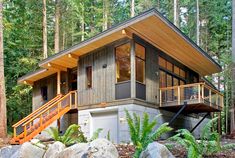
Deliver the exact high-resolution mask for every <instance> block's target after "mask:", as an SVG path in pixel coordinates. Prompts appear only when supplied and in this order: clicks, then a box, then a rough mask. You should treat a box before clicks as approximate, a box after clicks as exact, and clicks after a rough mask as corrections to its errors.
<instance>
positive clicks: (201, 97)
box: [160, 83, 223, 113]
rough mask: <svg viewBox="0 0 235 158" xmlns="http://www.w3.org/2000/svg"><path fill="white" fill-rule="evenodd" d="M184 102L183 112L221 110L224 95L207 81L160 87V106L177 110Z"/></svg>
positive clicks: (169, 109) (173, 110)
mask: <svg viewBox="0 0 235 158" xmlns="http://www.w3.org/2000/svg"><path fill="white" fill-rule="evenodd" d="M184 103H186V104H187V105H186V107H185V108H184V110H183V113H203V112H220V111H221V110H222V108H223V95H222V94H221V93H220V92H219V91H217V90H215V89H213V88H211V87H210V86H208V85H206V84H205V83H194V84H187V85H180V86H174V87H165V88H160V108H162V109H165V110H168V111H172V112H177V111H179V110H180V108H181V107H182V106H183V105H184Z"/></svg>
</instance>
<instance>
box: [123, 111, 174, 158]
mask: <svg viewBox="0 0 235 158" xmlns="http://www.w3.org/2000/svg"><path fill="white" fill-rule="evenodd" d="M125 112H126V118H127V123H128V126H129V130H130V135H131V140H132V142H133V144H134V145H135V147H136V150H135V153H134V157H135V158H138V157H139V155H140V154H141V152H142V151H143V150H145V149H146V148H147V146H148V144H149V143H152V142H153V141H155V140H156V139H158V138H160V137H161V135H162V134H165V133H167V132H169V131H171V130H172V128H171V127H169V126H168V123H164V124H162V125H161V126H160V127H159V128H158V129H157V130H154V128H155V127H156V125H157V119H156V118H155V119H154V120H153V121H152V122H150V121H149V115H148V114H147V113H144V116H143V119H142V122H141V121H140V117H139V116H137V114H136V113H133V117H132V116H131V115H130V114H129V112H128V111H127V110H125ZM158 116H159V115H158Z"/></svg>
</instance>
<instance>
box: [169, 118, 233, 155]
mask: <svg viewBox="0 0 235 158" xmlns="http://www.w3.org/2000/svg"><path fill="white" fill-rule="evenodd" d="M216 120H217V118H214V119H211V120H210V121H209V122H208V123H207V124H206V125H205V126H204V127H203V129H202V131H201V136H200V140H196V138H195V137H194V136H193V135H192V133H190V132H189V131H188V130H187V129H180V130H178V131H177V134H176V135H175V136H173V137H171V138H170V140H173V141H177V142H178V143H179V144H181V145H182V146H184V147H185V148H186V149H187V157H188V158H195V157H197V158H200V157H203V155H209V154H212V153H217V152H219V151H221V150H226V149H229V148H233V147H235V146H234V144H227V145H221V143H220V135H219V133H218V132H216V131H211V127H212V124H213V122H215V121H216Z"/></svg>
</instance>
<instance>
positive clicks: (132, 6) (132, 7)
mask: <svg viewBox="0 0 235 158" xmlns="http://www.w3.org/2000/svg"><path fill="white" fill-rule="evenodd" d="M130 6H131V7H130V9H131V17H134V16H135V0H131V4H130Z"/></svg>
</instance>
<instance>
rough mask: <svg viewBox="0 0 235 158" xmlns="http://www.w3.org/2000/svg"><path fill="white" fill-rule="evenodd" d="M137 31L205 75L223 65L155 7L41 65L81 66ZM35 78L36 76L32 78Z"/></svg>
mask: <svg viewBox="0 0 235 158" xmlns="http://www.w3.org/2000/svg"><path fill="white" fill-rule="evenodd" d="M133 34H136V35H137V36H139V37H141V38H143V39H144V40H146V41H147V42H149V43H151V44H152V45H154V46H155V47H157V48H158V49H160V50H162V51H164V52H165V53H166V54H168V55H169V56H171V57H173V58H175V59H176V60H178V61H179V62H181V63H183V64H184V65H186V66H187V67H189V68H191V69H192V70H194V71H195V72H197V73H198V74H200V75H201V76H205V75H211V74H213V73H218V72H220V71H221V67H220V65H219V64H218V63H217V62H216V61H214V60H213V59H212V58H211V57H210V56H209V55H208V54H207V53H206V52H204V51H203V50H202V49H201V48H200V47H199V46H197V45H196V44H195V43H194V42H193V41H192V40H191V39H189V38H188V37H187V36H186V35H184V34H183V33H182V32H181V31H180V30H179V29H178V28H177V27H176V26H175V25H174V24H172V23H171V22H170V21H169V20H167V19H166V18H165V17H164V16H162V15H161V14H160V13H159V12H158V11H156V10H155V9H151V10H148V11H146V12H144V13H142V14H140V15H138V16H135V17H133V18H131V19H129V20H127V21H125V22H123V23H121V24H118V25H116V26H113V27H111V28H110V29H108V30H106V31H104V32H101V33H100V34H97V35H96V36H94V37H92V38H90V39H88V40H85V41H83V42H81V43H79V44H77V45H74V46H72V47H71V48H69V49H66V50H63V51H61V52H59V53H57V54H54V55H52V56H51V57H49V58H47V59H44V60H42V61H41V62H40V63H39V66H40V67H42V68H45V69H47V71H51V69H52V67H51V65H56V68H57V69H60V68H62V70H64V69H67V68H74V67H76V66H77V62H78V58H79V57H80V56H82V55H84V54H87V53H90V52H92V51H94V50H96V49H98V48H101V47H103V46H105V45H107V44H110V43H112V42H114V41H117V40H119V39H122V38H130V39H131V38H132V36H133ZM30 80H32V79H30Z"/></svg>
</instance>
